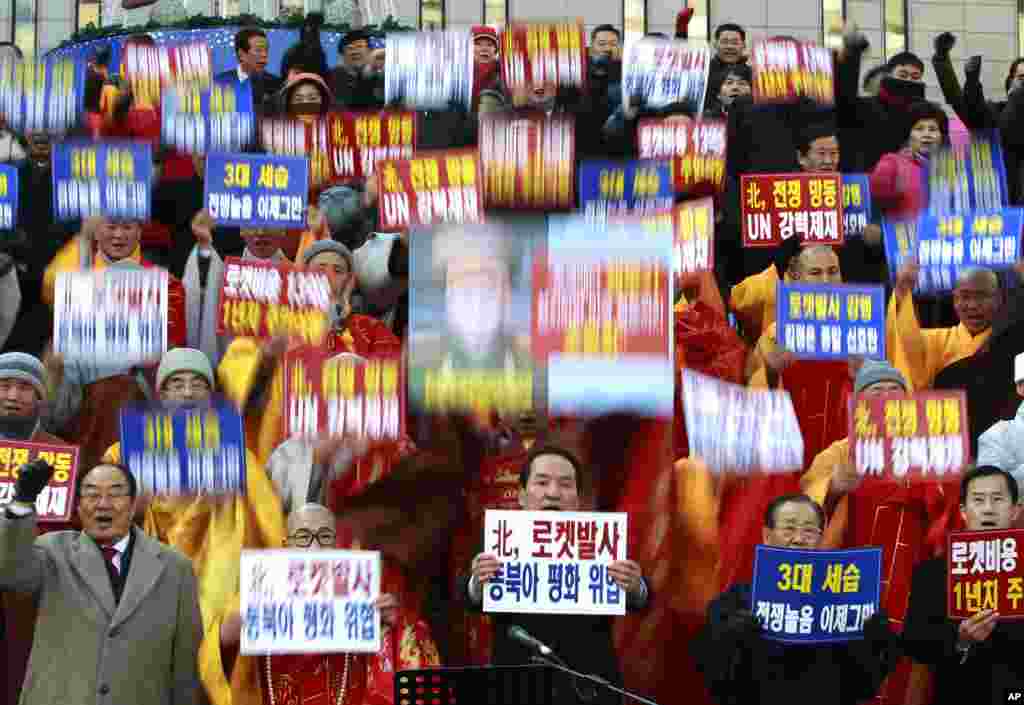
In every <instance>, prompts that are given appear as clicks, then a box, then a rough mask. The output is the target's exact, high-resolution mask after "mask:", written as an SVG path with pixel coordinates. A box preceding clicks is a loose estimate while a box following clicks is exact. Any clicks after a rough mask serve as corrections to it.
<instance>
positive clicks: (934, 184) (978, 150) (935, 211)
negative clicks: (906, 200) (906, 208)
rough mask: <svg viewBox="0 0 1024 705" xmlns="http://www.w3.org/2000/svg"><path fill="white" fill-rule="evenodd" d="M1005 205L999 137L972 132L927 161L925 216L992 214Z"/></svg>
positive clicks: (1007, 199) (1003, 169) (992, 132)
mask: <svg viewBox="0 0 1024 705" xmlns="http://www.w3.org/2000/svg"><path fill="white" fill-rule="evenodd" d="M1008 203H1009V191H1008V189H1007V186H1006V163H1005V161H1004V159H1003V148H1002V145H1001V144H1000V141H999V135H998V134H996V133H995V132H994V131H984V130H983V131H978V132H972V134H971V139H970V141H969V142H967V143H965V144H953V145H950V146H948V147H945V148H943V149H942V150H940V151H939V152H938V153H937V154H933V155H932V156H931V158H930V159H929V160H928V213H929V214H931V215H950V214H964V215H965V214H967V213H970V212H973V211H983V212H986V213H992V212H996V211H998V210H999V209H1001V208H1003V207H1004V206H1006V205H1007V204H1008Z"/></svg>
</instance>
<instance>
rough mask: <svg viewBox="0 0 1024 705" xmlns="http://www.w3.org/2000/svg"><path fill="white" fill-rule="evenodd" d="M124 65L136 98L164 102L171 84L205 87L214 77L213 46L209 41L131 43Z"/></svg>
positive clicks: (149, 103)
mask: <svg viewBox="0 0 1024 705" xmlns="http://www.w3.org/2000/svg"><path fill="white" fill-rule="evenodd" d="M121 67H122V72H123V74H124V78H125V80H127V81H128V83H129V85H130V86H131V88H132V95H133V96H134V98H135V100H136V101H137V102H138V104H139V105H145V106H150V107H153V106H158V105H159V104H160V96H161V94H162V89H163V88H164V87H165V86H167V85H169V84H171V83H177V84H189V85H190V86H194V87H196V88H199V89H203V88H206V87H207V86H209V85H210V81H211V79H212V74H211V68H210V67H211V58H210V47H209V46H208V45H207V44H206V43H205V42H189V43H187V44H178V45H174V46H171V45H162V46H156V45H149V44H138V43H135V42H127V43H126V44H125V46H124V54H123V56H122V57H121Z"/></svg>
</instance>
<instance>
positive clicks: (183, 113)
mask: <svg viewBox="0 0 1024 705" xmlns="http://www.w3.org/2000/svg"><path fill="white" fill-rule="evenodd" d="M160 107H161V114H162V120H161V140H162V141H163V143H164V144H165V145H167V146H169V147H172V148H174V149H175V150H177V151H178V152H181V153H182V154H208V153H211V152H226V153H235V152H242V151H245V149H246V148H247V147H249V146H250V145H251V144H253V143H254V142H255V139H256V115H255V109H254V106H253V99H252V82H251V81H246V82H245V83H238V82H236V81H214V82H212V83H211V84H209V85H208V86H207V87H206V88H200V87H199V86H198V85H188V84H185V85H181V86H169V87H167V88H166V89H164V94H163V101H162V102H161V106H160Z"/></svg>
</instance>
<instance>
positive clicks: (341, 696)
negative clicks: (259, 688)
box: [265, 654, 352, 705]
mask: <svg viewBox="0 0 1024 705" xmlns="http://www.w3.org/2000/svg"><path fill="white" fill-rule="evenodd" d="M265 658H266V665H267V668H266V671H267V692H268V693H270V705H277V699H276V698H275V697H274V674H273V673H272V672H271V670H270V656H269V655H267V656H266V657H265ZM351 660H352V654H345V669H344V671H342V675H341V688H339V689H338V695H337V697H336V698H335V699H334V705H342V703H343V702H344V700H345V691H346V690H348V666H349V663H350V662H351ZM327 664H328V665H327V670H328V673H329V672H330V669H331V667H330V661H328V662H327ZM327 682H328V683H330V682H331V679H330V678H328V679H327ZM335 685H337V684H335Z"/></svg>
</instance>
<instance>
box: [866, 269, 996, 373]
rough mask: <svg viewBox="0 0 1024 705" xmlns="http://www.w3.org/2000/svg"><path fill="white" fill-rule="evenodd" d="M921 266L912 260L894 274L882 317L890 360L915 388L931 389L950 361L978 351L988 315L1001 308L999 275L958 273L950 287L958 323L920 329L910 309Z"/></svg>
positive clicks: (972, 271)
mask: <svg viewBox="0 0 1024 705" xmlns="http://www.w3.org/2000/svg"><path fill="white" fill-rule="evenodd" d="M918 271H919V268H918V266H917V264H915V263H913V262H911V263H908V264H906V265H904V266H903V268H902V269H901V270H900V272H899V274H898V275H897V277H896V286H895V289H894V290H893V293H892V299H891V300H890V302H889V311H888V313H887V316H886V324H885V327H886V330H885V333H886V340H887V341H888V343H889V361H890V362H891V363H892V364H893V366H895V367H896V368H897V369H898V370H899V371H900V372H902V373H903V374H904V376H905V377H906V378H907V381H908V382H909V383H910V387H911V388H912V389H915V390H918V391H920V390H923V389H930V388H931V386H932V383H933V382H934V381H935V377H936V375H938V374H939V372H941V371H942V370H944V369H945V368H946V367H948V366H949V365H952V364H953V363H954V362H957V361H958V360H963V359H964V358H966V357H970V356H971V355H973V354H974V353H976V352H978V350H980V349H981V347H982V346H983V345H985V343H986V342H988V339H989V336H991V334H992V318H993V317H994V316H995V314H996V311H997V310H998V309H999V305H1000V303H1001V296H1000V291H999V279H998V278H997V277H996V275H995V272H992V271H990V270H988V269H981V268H972V269H969V270H966V271H964V272H962V273H961V275H960V278H959V280H958V281H957V283H956V288H955V289H953V308H954V309H955V310H956V315H957V318H959V319H960V323H959V325H956V326H954V327H952V328H929V329H926V330H924V329H922V328H921V324H920V323H919V322H918V320H917V312H916V311H915V310H914V298H913V291H914V286H915V284H916V283H917V277H918Z"/></svg>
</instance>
